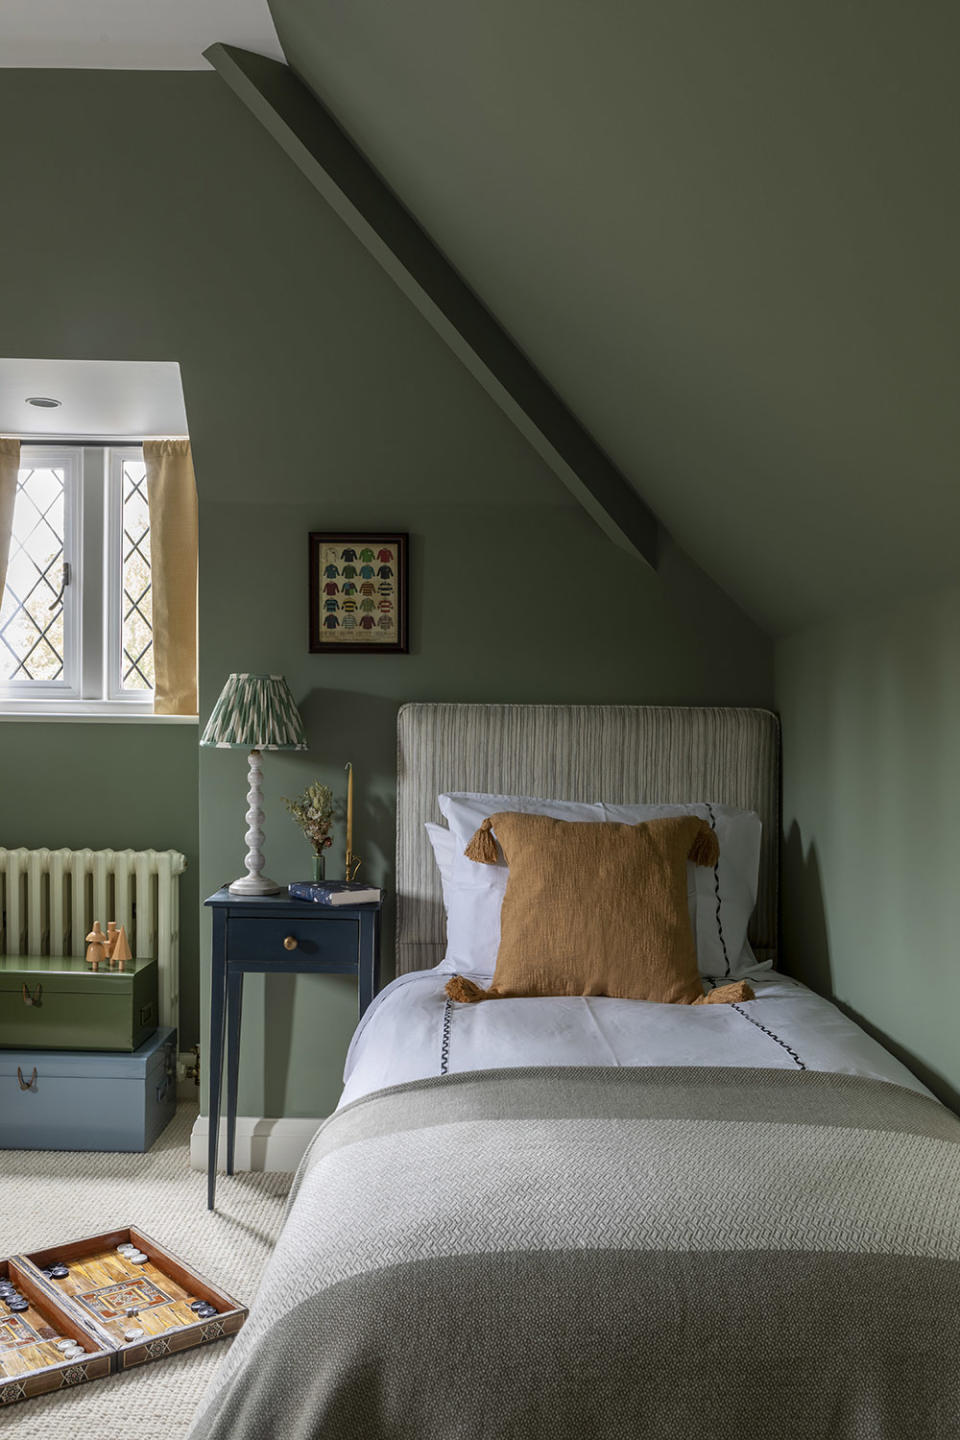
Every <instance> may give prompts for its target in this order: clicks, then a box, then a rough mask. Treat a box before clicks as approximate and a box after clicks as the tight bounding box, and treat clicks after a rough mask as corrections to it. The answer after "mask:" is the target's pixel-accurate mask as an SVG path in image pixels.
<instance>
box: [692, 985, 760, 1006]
mask: <svg viewBox="0 0 960 1440" xmlns="http://www.w3.org/2000/svg"><path fill="white" fill-rule="evenodd" d="M756 998H757V997H756V996H755V995H754V993H753V986H752V985H751V984H749V983H748V981H746V980H734V981H732V982H731V983H730V984H729V985H718V986H717V988H716V990H711V991H710V994H709V995H700V996H699V997H698V998H697V999H696V1000H694V1002H693V1003H694V1005H737V1004H739V1002H740V1001H741V1000H755V999H756Z"/></svg>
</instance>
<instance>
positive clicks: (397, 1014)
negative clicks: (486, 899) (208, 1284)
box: [192, 705, 960, 1440]
mask: <svg viewBox="0 0 960 1440" xmlns="http://www.w3.org/2000/svg"><path fill="white" fill-rule="evenodd" d="M448 790H473V791H490V792H499V793H505V794H515V795H523V794H525V795H539V796H564V797H567V798H569V799H571V800H584V801H586V800H595V799H598V798H600V797H602V798H603V799H604V800H606V801H609V802H611V803H615V804H618V803H620V804H622V803H629V802H631V801H636V800H640V799H642V800H645V801H649V802H674V801H698V800H704V799H706V798H710V799H711V800H713V801H715V802H718V803H720V804H725V805H734V806H741V807H743V808H746V809H752V810H755V811H756V812H757V813H758V814H759V815H760V816H761V818H762V820H763V844H762V850H761V862H760V880H759V890H758V897H757V905H756V909H755V912H754V915H753V918H752V921H751V926H750V942H751V944H752V946H753V951H754V954H755V955H756V957H757V960H758V969H757V973H756V974H755V975H754V976H753V979H752V983H753V984H754V988H755V990H756V998H755V999H753V1000H750V1001H748V1002H744V1003H742V1004H737V1005H722V1006H721V1005H717V1006H713V1005H711V1006H699V1007H690V1006H673V1005H659V1004H652V1003H648V1002H645V1001H638V1000H619V999H612V998H608V997H603V996H590V997H580V996H564V997H551V998H538V999H522V1000H498V1001H496V1003H487V1004H481V1005H459V1004H455V1003H453V1002H451V1001H450V999H449V997H448V996H447V995H446V994H445V991H444V983H445V982H446V980H448V979H449V975H448V974H447V973H444V972H442V971H441V972H437V971H435V970H434V969H433V966H434V965H435V964H437V962H439V961H440V960H441V959H442V956H443V953H444V929H443V924H444V921H443V907H442V903H441V893H440V884H439V880H438V877H437V873H436V869H435V866H434V862H433V855H432V852H431V850H430V847H429V844H428V842H427V838H426V834H425V832H424V822H426V821H436V820H437V819H438V818H439V815H438V812H437V808H436V797H437V795H438V794H440V793H441V792H443V791H448ZM778 796H779V745H778V733H777V724H776V720H775V717H773V716H772V715H770V714H769V713H768V712H764V711H758V710H724V709H681V708H660V707H620V706H616V707H604V706H566V707H550V706H472V705H462V706H461V705H414V706H407V707H405V708H404V710H403V711H402V712H401V715H400V719H399V725H398V817H397V842H398V843H397V890H398V928H397V968H398V976H397V978H396V980H395V981H394V982H393V983H392V984H391V985H390V986H388V987H387V988H386V990H385V991H384V992H382V994H381V996H380V997H378V999H377V1001H376V1002H375V1004H374V1005H373V1006H372V1007H371V1008H370V1009H369V1010H368V1012H367V1014H366V1015H365V1017H364V1020H363V1022H362V1024H361V1026H360V1027H358V1031H357V1034H356V1035H355V1037H354V1040H353V1043H352V1045H351V1048H350V1053H349V1055H348V1058H347V1065H346V1072H345V1089H344V1095H343V1098H342V1100H341V1103H340V1106H339V1107H338V1110H337V1112H336V1113H335V1114H334V1115H333V1116H332V1117H331V1118H330V1119H329V1120H328V1121H326V1122H325V1124H324V1125H323V1126H322V1127H321V1130H320V1131H319V1132H318V1135H317V1137H316V1139H315V1140H314V1142H313V1144H312V1146H311V1148H310V1150H309V1151H308V1153H307V1155H306V1157H305V1159H304V1163H303V1165H302V1166H301V1169H300V1172H299V1173H298V1176H297V1179H296V1182H295V1185H294V1190H293V1194H292V1197H291V1204H290V1209H289V1212H288V1218H287V1222H286V1225H285V1227H284V1231H283V1234H282V1235H281V1238H280V1241H279V1242H278V1245H277V1248H276V1251H275V1254H274V1256H273V1258H272V1259H271V1262H270V1264H269V1265H268V1267H267V1271H266V1273H265V1276H264V1280H263V1284H262V1288H261V1293H260V1296H259V1297H258V1299H257V1302H256V1304H255V1305H254V1307H253V1309H252V1311H251V1315H250V1319H249V1321H248V1323H247V1325H246V1327H245V1328H244V1330H243V1331H242V1332H241V1334H240V1336H239V1337H238V1339H237V1341H236V1342H235V1343H234V1345H233V1347H232V1349H231V1351H230V1353H229V1354H228V1356H227V1357H226V1358H225V1360H224V1362H223V1364H222V1365H221V1367H220V1369H219V1371H218V1373H217V1376H216V1378H215V1380H214V1383H213V1385H212V1386H211V1389H210V1391H209V1393H208V1395H207V1397H206V1398H205V1401H204V1402H203V1404H202V1405H201V1408H200V1411H199V1412H198V1416H197V1418H196V1420H195V1423H194V1429H193V1431H192V1435H193V1436H194V1437H196V1440H200V1437H211V1440H212V1437H217V1440H219V1437H227V1436H229V1437H231V1440H254V1437H256V1440H263V1437H268V1436H277V1437H280V1436H282V1437H288V1436H289V1437H308V1436H309V1437H317V1440H348V1437H350V1440H354V1437H364V1440H387V1437H389V1440H540V1437H543V1440H548V1437H549V1440H575V1437H587V1436H590V1437H593V1436H596V1437H610V1440H620V1437H624V1440H627V1437H629V1440H635V1437H647V1436H649V1437H651V1440H664V1437H669V1440H674V1437H675V1440H681V1437H683V1440H687V1437H689V1436H691V1435H697V1436H698V1437H705V1440H709V1437H714V1436H715V1437H727V1436H729V1437H738V1440H739V1437H754V1436H756V1437H768V1436H771V1435H777V1436H786V1437H798V1440H799V1437H803V1440H819V1437H823V1440H827V1437H830V1440H907V1437H911V1440H913V1437H919V1436H923V1437H935V1436H957V1435H960V1383H958V1376H957V1365H956V1361H955V1355H956V1353H957V1348H958V1342H960V1283H958V1279H960V1272H958V1262H960V1205H958V1202H957V1196H958V1194H960V1189H958V1182H960V1123H958V1121H957V1120H956V1119H955V1118H954V1117H953V1115H952V1114H950V1113H949V1112H948V1111H947V1110H946V1109H945V1108H944V1107H943V1106H941V1105H940V1104H939V1103H938V1102H937V1101H936V1100H935V1099H934V1098H933V1097H932V1096H930V1095H929V1094H928V1092H927V1091H926V1090H925V1089H924V1087H923V1086H922V1085H920V1083H919V1082H918V1081H917V1080H916V1079H915V1078H914V1077H913V1076H912V1075H911V1074H910V1073H909V1072H908V1071H907V1070H906V1069H905V1068H904V1067H903V1066H901V1065H900V1064H899V1062H897V1061H896V1060H895V1059H894V1058H893V1057H892V1056H890V1055H889V1054H888V1053H887V1052H886V1051H885V1050H883V1049H882V1047H880V1046H879V1045H877V1044H876V1043H875V1042H874V1041H872V1040H871V1039H870V1038H869V1037H868V1036H866V1035H865V1034H864V1033H863V1032H862V1031H861V1030H859V1029H858V1027H856V1026H855V1025H853V1024H852V1023H851V1022H850V1021H849V1020H847V1019H846V1018H845V1017H844V1016H843V1015H841V1014H840V1013H839V1012H838V1011H837V1010H836V1008H835V1007H833V1006H831V1005H830V1004H828V1002H826V1001H824V1000H823V999H822V998H820V997H818V996H816V995H814V994H813V993H812V992H811V991H809V990H807V989H806V988H805V987H804V986H802V985H800V984H798V982H796V981H794V980H791V979H790V978H788V977H784V976H780V975H778V974H777V973H776V971H775V970H771V969H769V968H764V967H766V966H767V965H768V962H770V961H771V960H775V957H776V948H777V912H778V906H777V873H778V853H777V852H778V842H779V833H780V826H779V815H778ZM706 983H707V984H708V985H709V984H711V983H713V982H711V981H708V982H706Z"/></svg>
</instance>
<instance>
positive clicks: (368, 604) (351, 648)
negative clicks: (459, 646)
mask: <svg viewBox="0 0 960 1440" xmlns="http://www.w3.org/2000/svg"><path fill="white" fill-rule="evenodd" d="M407 538H408V537H407V536H406V535H398V534H397V533H396V532H389V531H379V530H374V531H360V530H336V531H323V530H314V531H311V534H310V650H311V652H312V653H313V654H317V655H319V654H325V655H326V654H333V653H335V652H339V653H340V654H341V655H343V654H347V655H378V654H379V655H383V654H388V653H392V654H395V655H406V653H407V593H408V581H407Z"/></svg>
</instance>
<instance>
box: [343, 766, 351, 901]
mask: <svg viewBox="0 0 960 1440" xmlns="http://www.w3.org/2000/svg"><path fill="white" fill-rule="evenodd" d="M344 769H345V770H346V772H347V854H346V864H345V867H344V868H345V874H346V878H347V880H351V879H352V878H353V877H352V876H351V874H350V871H351V870H352V869H353V766H352V765H351V764H350V762H349V761H348V762H347V764H346V765H345V766H344Z"/></svg>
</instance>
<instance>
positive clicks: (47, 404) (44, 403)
mask: <svg viewBox="0 0 960 1440" xmlns="http://www.w3.org/2000/svg"><path fill="white" fill-rule="evenodd" d="M27 404H28V405H36V407H37V409H38V410H56V408H57V406H58V405H62V404H63V401H62V400H52V399H51V398H50V396H49V395H28V396H27Z"/></svg>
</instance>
